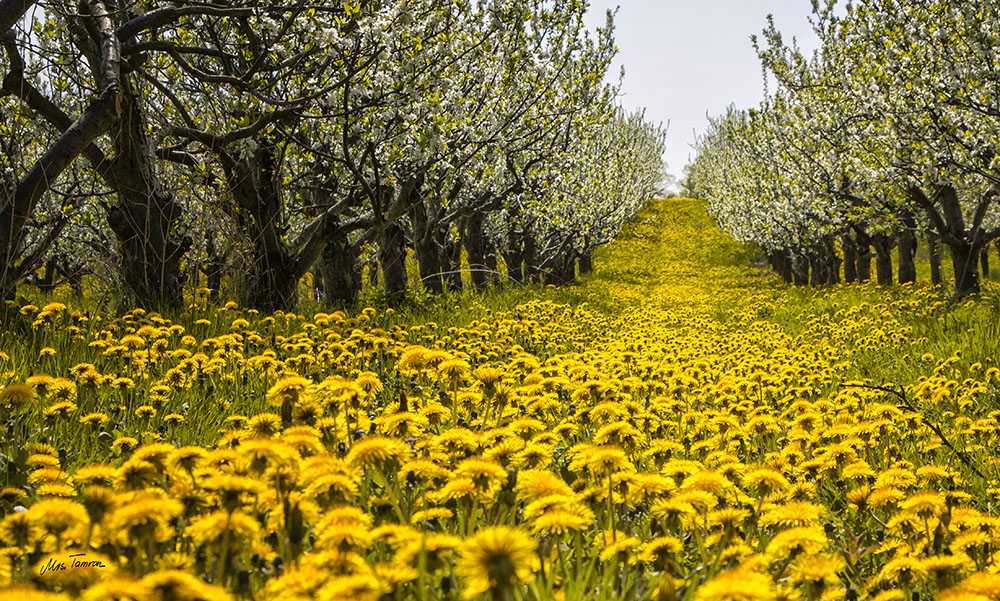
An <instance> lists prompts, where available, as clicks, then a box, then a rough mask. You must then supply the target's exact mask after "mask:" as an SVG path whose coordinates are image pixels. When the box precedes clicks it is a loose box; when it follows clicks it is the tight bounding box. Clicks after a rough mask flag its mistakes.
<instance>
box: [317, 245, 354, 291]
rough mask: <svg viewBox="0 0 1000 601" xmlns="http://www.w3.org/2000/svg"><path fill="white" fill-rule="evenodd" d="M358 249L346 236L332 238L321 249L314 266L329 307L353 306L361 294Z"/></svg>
mask: <svg viewBox="0 0 1000 601" xmlns="http://www.w3.org/2000/svg"><path fill="white" fill-rule="evenodd" d="M358 251H359V248H358V247H357V246H354V245H352V244H350V243H349V242H348V240H347V237H346V236H337V237H336V238H333V239H332V240H330V241H329V242H327V245H326V246H325V247H324V248H323V254H322V255H321V256H320V260H319V261H318V262H317V264H316V271H317V272H318V274H319V275H320V277H321V279H322V284H323V288H322V290H321V292H322V294H323V299H324V300H325V301H326V302H327V303H328V304H331V305H338V306H347V305H353V304H354V303H355V302H356V301H357V300H358V294H359V293H360V292H361V264H360V262H359V260H358V259H359V253H358Z"/></svg>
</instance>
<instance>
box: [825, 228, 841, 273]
mask: <svg viewBox="0 0 1000 601" xmlns="http://www.w3.org/2000/svg"><path fill="white" fill-rule="evenodd" d="M823 257H824V259H826V275H827V280H826V283H828V284H831V285H832V284H838V283H840V263H841V259H840V257H839V256H838V255H837V246H836V243H835V242H834V239H833V237H832V236H830V237H827V238H824V240H823Z"/></svg>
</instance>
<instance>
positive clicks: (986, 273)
mask: <svg viewBox="0 0 1000 601" xmlns="http://www.w3.org/2000/svg"><path fill="white" fill-rule="evenodd" d="M979 265H980V266H981V267H982V270H983V277H984V278H988V277H990V249H989V247H986V248H983V250H981V251H980V252H979Z"/></svg>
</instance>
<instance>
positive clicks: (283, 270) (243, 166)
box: [226, 137, 301, 313]
mask: <svg viewBox="0 0 1000 601" xmlns="http://www.w3.org/2000/svg"><path fill="white" fill-rule="evenodd" d="M276 152H277V149H276V147H275V145H274V142H273V140H270V139H268V138H266V137H260V138H258V139H257V149H256V150H255V151H254V152H253V153H252V154H251V155H249V156H245V157H242V158H240V159H238V160H237V161H235V163H233V164H229V165H226V178H227V179H228V181H229V187H230V190H231V191H232V194H233V198H234V200H235V201H236V206H237V207H238V209H237V211H236V212H235V215H234V217H235V218H236V219H237V221H238V223H240V226H241V227H242V228H243V230H244V231H245V232H246V235H247V242H248V244H249V246H250V249H251V252H250V255H251V264H250V266H249V267H250V270H249V273H247V274H245V277H246V278H247V281H246V285H245V286H242V287H241V288H242V290H241V296H242V300H243V302H244V303H245V304H246V305H247V306H250V307H253V308H255V309H259V310H261V311H262V312H265V313H271V312H273V311H275V310H278V309H282V310H287V309H290V308H293V307H295V305H296V301H297V296H298V295H297V293H298V282H299V277H300V275H301V274H299V273H298V270H297V269H296V265H295V261H294V258H293V257H292V255H291V253H290V252H289V248H288V246H287V244H286V243H285V241H284V240H283V239H282V235H283V231H284V229H285V224H286V221H285V216H284V203H283V201H282V198H281V190H280V189H279V187H278V186H279V180H280V178H279V177H278V165H277V160H276V156H275V155H276Z"/></svg>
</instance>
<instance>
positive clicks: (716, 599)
mask: <svg viewBox="0 0 1000 601" xmlns="http://www.w3.org/2000/svg"><path fill="white" fill-rule="evenodd" d="M694 598H695V601H773V600H776V599H777V595H776V592H775V587H774V582H772V581H771V579H770V578H768V577H767V576H764V575H763V574H759V573H757V572H752V571H749V570H745V569H743V570H741V569H739V568H736V569H731V570H726V571H724V572H722V573H720V574H718V575H717V576H715V577H714V578H712V579H711V580H709V581H707V582H705V584H702V585H701V586H699V587H698V588H697V589H696V590H695V595H694Z"/></svg>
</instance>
